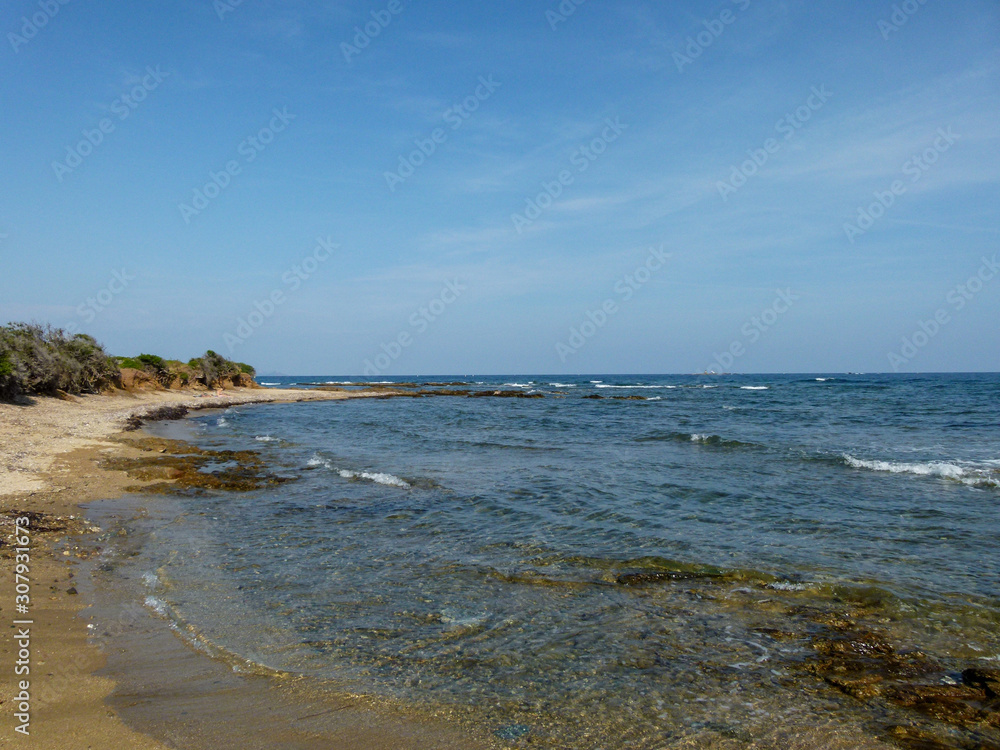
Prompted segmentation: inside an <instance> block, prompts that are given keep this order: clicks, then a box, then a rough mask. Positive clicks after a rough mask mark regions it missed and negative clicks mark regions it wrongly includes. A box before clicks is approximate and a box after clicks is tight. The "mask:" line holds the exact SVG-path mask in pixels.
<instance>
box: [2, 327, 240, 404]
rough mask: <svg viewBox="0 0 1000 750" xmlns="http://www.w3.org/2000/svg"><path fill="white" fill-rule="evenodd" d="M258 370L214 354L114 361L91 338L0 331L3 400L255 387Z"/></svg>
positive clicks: (55, 331) (56, 331)
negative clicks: (128, 390)
mask: <svg viewBox="0 0 1000 750" xmlns="http://www.w3.org/2000/svg"><path fill="white" fill-rule="evenodd" d="M255 374H256V373H255V370H254V368H253V367H251V366H250V365H248V364H245V363H243V362H232V361H230V360H228V359H226V358H225V357H223V356H222V355H220V354H217V353H216V352H214V351H212V350H211V349H209V350H208V351H206V352H205V353H204V354H203V355H201V356H200V357H195V358H194V359H190V360H188V361H187V362H182V361H181V360H174V359H164V358H163V357H160V356H158V355H155V354H139V355H137V356H134V357H113V356H110V355H109V354H108V353H107V352H106V351H105V350H104V347H103V346H101V344H99V343H98V342H97V341H96V340H95V339H94V338H93V337H92V336H88V335H87V334H84V333H77V334H72V335H71V334H68V333H66V332H65V331H63V330H62V329H60V328H53V327H52V326H47V325H40V324H37V323H9V324H8V325H6V326H0V398H2V399H7V400H10V399H13V398H16V397H17V396H21V395H33V394H44V395H54V394H58V393H60V392H62V393H69V394H74V395H78V394H83V393H101V392H104V391H107V390H110V389H113V388H151V389H156V388H175V389H176V388H219V387H227V386H240V387H254V386H255V385H256V384H255V383H254V381H253V377H254V375H255Z"/></svg>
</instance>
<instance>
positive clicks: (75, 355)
mask: <svg viewBox="0 0 1000 750" xmlns="http://www.w3.org/2000/svg"><path fill="white" fill-rule="evenodd" d="M118 378H119V369H118V366H117V364H116V363H115V362H114V361H113V360H112V359H111V358H110V357H108V355H107V353H106V352H105V351H104V349H103V348H102V347H101V345H100V344H98V343H97V341H95V340H94V338H93V337H91V336H87V335H86V334H83V333H78V334H76V335H75V336H70V337H67V335H66V333H65V331H63V330H62V329H59V328H52V327H51V326H41V325H38V324H34V323H11V324H10V325H8V326H3V327H0V397H2V398H8V399H9V398H14V397H15V396H17V395H18V394H21V393H25V394H30V393H54V392H55V391H57V390H62V391H66V392H67V393H97V392H100V391H102V390H104V389H105V388H107V387H108V386H110V385H112V384H114V383H115V382H116V381H117V380H118Z"/></svg>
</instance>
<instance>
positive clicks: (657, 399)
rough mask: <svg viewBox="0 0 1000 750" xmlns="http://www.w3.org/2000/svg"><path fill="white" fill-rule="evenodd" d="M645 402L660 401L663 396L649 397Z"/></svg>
mask: <svg viewBox="0 0 1000 750" xmlns="http://www.w3.org/2000/svg"><path fill="white" fill-rule="evenodd" d="M646 400H647V401H662V400H663V396H650V397H649V398H647V399H646Z"/></svg>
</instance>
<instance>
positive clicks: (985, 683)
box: [962, 667, 1000, 698]
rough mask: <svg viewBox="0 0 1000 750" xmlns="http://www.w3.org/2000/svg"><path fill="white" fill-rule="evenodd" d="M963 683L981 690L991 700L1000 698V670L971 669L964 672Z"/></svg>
mask: <svg viewBox="0 0 1000 750" xmlns="http://www.w3.org/2000/svg"><path fill="white" fill-rule="evenodd" d="M962 682H963V683H964V684H966V685H969V686H971V687H976V688H981V689H982V690H984V691H986V695H988V696H989V697H990V698H1000V669H983V668H981V667H970V668H969V669H966V670H965V671H963V672H962Z"/></svg>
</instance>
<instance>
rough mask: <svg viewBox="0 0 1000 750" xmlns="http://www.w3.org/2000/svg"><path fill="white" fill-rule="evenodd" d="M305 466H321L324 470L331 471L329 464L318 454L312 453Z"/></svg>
mask: <svg viewBox="0 0 1000 750" xmlns="http://www.w3.org/2000/svg"><path fill="white" fill-rule="evenodd" d="M306 466H322V467H324V468H326V469H332V468H333V467H332V466H331V465H330V462H329V461H327V460H326V459H325V458H323V457H322V456H321V455H319V454H318V453H313V455H312V458H310V459H309V460H308V461H307V462H306Z"/></svg>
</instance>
